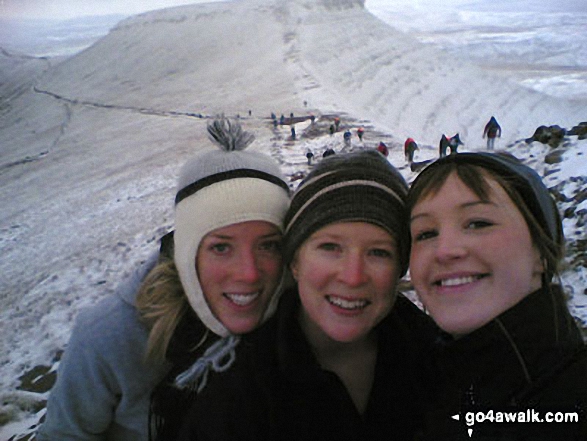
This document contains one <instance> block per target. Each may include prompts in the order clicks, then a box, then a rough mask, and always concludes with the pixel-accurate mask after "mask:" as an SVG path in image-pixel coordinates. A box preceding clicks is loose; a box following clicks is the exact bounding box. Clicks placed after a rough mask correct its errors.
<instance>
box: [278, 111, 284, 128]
mask: <svg viewBox="0 0 587 441" xmlns="http://www.w3.org/2000/svg"><path fill="white" fill-rule="evenodd" d="M284 124H285V116H283V113H282V114H281V116H280V117H279V125H280V126H282V125H284Z"/></svg>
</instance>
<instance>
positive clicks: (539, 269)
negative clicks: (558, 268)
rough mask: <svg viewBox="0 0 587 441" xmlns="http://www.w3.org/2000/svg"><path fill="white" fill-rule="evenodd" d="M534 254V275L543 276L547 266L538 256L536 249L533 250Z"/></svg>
mask: <svg viewBox="0 0 587 441" xmlns="http://www.w3.org/2000/svg"><path fill="white" fill-rule="evenodd" d="M534 253H535V256H534V274H543V273H544V272H545V271H546V267H547V266H548V265H547V262H546V259H545V258H544V257H542V256H541V255H540V252H539V251H538V250H537V249H535V250H534Z"/></svg>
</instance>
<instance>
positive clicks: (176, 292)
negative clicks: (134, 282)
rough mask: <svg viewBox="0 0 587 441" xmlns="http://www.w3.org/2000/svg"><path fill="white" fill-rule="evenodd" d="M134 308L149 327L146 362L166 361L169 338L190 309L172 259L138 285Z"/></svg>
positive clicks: (158, 267)
mask: <svg viewBox="0 0 587 441" xmlns="http://www.w3.org/2000/svg"><path fill="white" fill-rule="evenodd" d="M136 307H137V310H138V312H139V315H140V317H141V320H142V321H143V322H144V323H145V324H146V325H147V326H148V327H149V329H150V332H149V340H148V342H147V352H146V358H147V359H148V360H150V361H154V362H163V361H165V355H166V353H167V349H168V347H169V342H170V341H171V337H172V336H173V333H174V332H175V330H176V328H177V326H178V325H179V323H180V321H181V319H182V318H183V317H184V315H185V314H186V312H187V311H188V310H189V308H190V305H189V303H188V300H187V298H186V296H185V293H184V290H183V286H182V285H181V281H180V279H179V274H178V272H177V268H176V267H175V263H174V262H173V260H172V259H167V260H164V261H163V262H159V263H158V264H157V265H155V267H154V268H153V269H152V270H151V271H150V272H149V273H148V274H147V276H146V277H145V279H144V280H143V283H142V284H141V286H140V288H139V291H138V294H137V299H136Z"/></svg>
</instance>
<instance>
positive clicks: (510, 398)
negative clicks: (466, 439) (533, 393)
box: [436, 286, 585, 405]
mask: <svg viewBox="0 0 587 441" xmlns="http://www.w3.org/2000/svg"><path fill="white" fill-rule="evenodd" d="M584 346H585V345H584V342H583V339H582V337H581V333H580V331H579V329H578V327H577V325H576V323H575V321H574V319H573V318H572V316H571V315H570V314H569V312H568V309H567V307H566V305H565V300H564V296H563V293H562V291H561V290H560V288H559V287H558V286H551V287H549V288H547V289H540V290H538V291H536V292H534V293H532V294H530V295H529V296H528V297H526V298H525V299H523V300H522V301H521V302H520V303H518V304H517V305H515V306H514V307H513V308H511V309H509V310H507V311H506V312H504V313H503V314H501V315H500V316H499V317H497V318H496V319H494V320H493V321H491V322H489V323H488V324H487V325H485V326H483V327H482V328H480V329H478V330H476V331H474V332H472V333H471V334H468V335H466V336H464V337H462V338H460V339H458V340H454V339H453V338H452V337H450V336H448V335H446V334H444V335H443V336H442V338H441V339H440V340H439V342H438V344H437V347H436V349H437V354H436V355H437V361H438V363H439V367H440V369H441V372H442V373H443V375H444V376H445V378H446V379H447V380H448V383H449V384H453V385H455V384H456V385H458V387H459V389H460V390H461V392H462V393H465V394H466V395H467V401H469V403H468V404H478V405H486V404H491V403H493V404H497V403H502V404H514V403H515V402H516V401H519V400H523V399H524V396H525V395H527V393H528V391H530V390H531V389H532V388H534V387H535V386H537V384H538V383H539V381H542V380H544V378H545V377H550V376H551V375H554V374H555V373H556V372H557V371H558V370H560V369H561V368H562V367H563V366H564V365H565V364H567V363H569V360H570V359H571V358H572V357H573V356H574V355H575V354H576V353H577V352H578V351H580V350H581V349H583V348H584ZM512 392H513V393H512Z"/></svg>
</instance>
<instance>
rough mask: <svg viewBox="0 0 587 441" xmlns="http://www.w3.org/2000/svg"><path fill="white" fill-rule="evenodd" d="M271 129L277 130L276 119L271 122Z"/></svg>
mask: <svg viewBox="0 0 587 441" xmlns="http://www.w3.org/2000/svg"><path fill="white" fill-rule="evenodd" d="M273 128H274V129H276V128H277V120H276V119H274V120H273Z"/></svg>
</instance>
